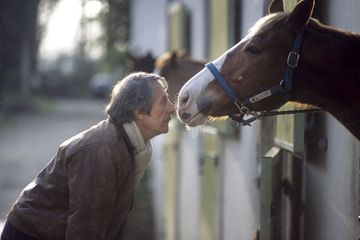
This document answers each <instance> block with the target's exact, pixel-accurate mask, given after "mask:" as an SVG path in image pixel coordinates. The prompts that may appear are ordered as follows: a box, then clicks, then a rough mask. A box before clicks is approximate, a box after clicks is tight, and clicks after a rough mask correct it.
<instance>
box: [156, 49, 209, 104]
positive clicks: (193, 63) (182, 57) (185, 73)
mask: <svg viewBox="0 0 360 240" xmlns="http://www.w3.org/2000/svg"><path fill="white" fill-rule="evenodd" d="M205 63H206V62H205V61H203V60H197V59H193V58H191V57H190V56H188V55H187V54H186V53H184V52H176V51H172V52H166V53H164V54H162V55H161V56H159V57H158V58H157V59H156V61H155V69H154V73H156V74H158V75H160V76H163V77H165V79H166V80H167V81H168V84H169V86H168V91H167V92H168V94H169V98H170V100H174V101H176V98H177V95H178V93H179V91H180V89H181V87H182V86H183V85H184V84H185V82H187V81H188V80H189V79H190V78H191V77H192V76H194V75H195V74H196V73H197V72H199V71H200V70H201V69H202V68H203V67H204V65H205Z"/></svg>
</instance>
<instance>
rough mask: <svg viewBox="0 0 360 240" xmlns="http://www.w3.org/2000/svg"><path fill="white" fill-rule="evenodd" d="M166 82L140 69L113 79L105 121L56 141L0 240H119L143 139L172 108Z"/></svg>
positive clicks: (164, 127) (147, 154)
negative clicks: (65, 139)
mask: <svg viewBox="0 0 360 240" xmlns="http://www.w3.org/2000/svg"><path fill="white" fill-rule="evenodd" d="M166 87H167V84H166V81H165V79H164V78H162V77H159V76H158V75H155V74H148V73H143V72H140V73H133V74H130V75H129V76H127V77H125V78H124V79H123V80H121V81H119V82H118V83H117V84H116V85H115V87H114V89H113V91H112V97H111V100H110V103H109V104H108V105H107V107H106V112H107V114H108V116H109V117H108V119H106V120H103V121H101V122H99V123H98V124H97V125H94V126H92V127H91V128H89V129H88V130H86V131H84V132H81V133H79V134H77V135H76V136H74V137H72V138H70V139H68V140H67V141H65V142H64V143H62V144H61V145H60V147H59V150H58V152H57V154H56V155H55V156H54V158H53V159H52V160H51V161H50V162H49V163H48V165H47V166H46V167H45V168H44V169H43V170H42V171H41V172H40V173H39V175H38V176H37V177H36V178H35V179H34V181H33V182H31V183H30V184H29V185H28V186H27V187H25V189H24V190H23V191H22V193H21V195H20V197H19V198H18V199H17V200H16V202H15V203H14V205H13V208H12V209H11V211H10V213H9V214H8V219H7V222H6V224H5V227H4V230H3V233H2V236H1V240H21V239H51V240H58V239H87V240H91V239H97V240H100V239H122V235H123V232H124V228H125V226H126V222H127V216H128V214H129V211H130V208H131V205H132V201H133V195H134V187H135V186H136V185H137V184H138V183H139V182H140V180H141V178H142V176H143V174H144V172H145V170H146V168H147V166H148V164H149V162H150V159H151V143H150V139H151V138H153V137H155V136H157V135H159V134H162V133H166V132H168V130H169V127H168V124H169V121H170V120H171V117H172V115H173V113H174V111H175V107H174V105H173V104H172V103H171V102H170V101H169V98H168V95H167V93H166Z"/></svg>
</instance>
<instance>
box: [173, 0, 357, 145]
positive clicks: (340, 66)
mask: <svg viewBox="0 0 360 240" xmlns="http://www.w3.org/2000/svg"><path fill="white" fill-rule="evenodd" d="M314 4H315V3H314V0H303V1H301V2H299V3H298V4H297V5H296V7H295V8H294V10H293V11H292V12H291V13H284V12H278V10H279V9H275V8H276V7H275V6H277V7H279V6H280V7H281V8H282V1H278V2H276V0H275V1H273V2H272V4H271V5H270V7H269V12H270V14H269V15H267V16H265V17H263V18H261V19H260V20H258V21H257V22H256V24H255V25H254V26H253V27H252V28H251V29H250V31H249V33H248V34H247V36H245V38H243V39H242V40H241V41H240V42H239V43H238V44H236V45H235V46H233V47H232V48H231V49H229V50H228V51H226V52H225V53H223V54H222V55H221V56H220V57H219V58H217V59H216V60H214V61H213V62H212V63H210V64H208V65H207V67H205V68H204V69H203V70H201V71H200V72H199V73H197V74H196V75H195V76H193V77H192V78H191V79H190V80H189V81H188V82H187V83H186V84H185V85H184V86H183V88H182V89H181V91H180V94H179V97H178V112H177V113H178V116H179V118H180V120H181V121H182V122H184V123H185V124H187V125H189V126H196V125H201V124H204V123H205V121H206V119H207V118H208V117H209V116H213V117H217V116H224V115H230V116H231V115H235V114H240V115H246V114H253V115H255V116H256V113H258V112H262V111H269V110H272V109H276V108H278V107H280V106H281V105H283V104H284V103H286V102H287V101H295V102H299V103H304V104H310V105H314V106H317V107H320V108H322V109H323V110H326V111H328V112H329V113H331V114H332V115H333V116H334V117H335V118H337V119H338V120H339V121H340V122H341V123H342V124H343V125H344V126H345V127H346V128H347V129H348V130H350V132H352V133H353V135H354V136H355V137H356V138H358V139H360V96H359V92H360V57H359V56H360V34H359V33H353V32H348V31H344V30H340V29H337V28H334V27H330V26H326V25H323V24H321V23H320V22H318V21H317V20H315V19H313V18H311V15H312V12H313V8H314ZM274 10H276V12H275V11H274Z"/></svg>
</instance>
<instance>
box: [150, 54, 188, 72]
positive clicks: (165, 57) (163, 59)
mask: <svg viewBox="0 0 360 240" xmlns="http://www.w3.org/2000/svg"><path fill="white" fill-rule="evenodd" d="M185 56H188V53H187V52H186V51H182V50H178V51H169V52H165V53H163V54H162V55H161V56H159V57H158V58H157V59H156V61H155V68H158V69H162V68H163V67H164V66H166V65H167V64H168V63H169V62H172V61H173V60H178V59H180V58H183V57H185Z"/></svg>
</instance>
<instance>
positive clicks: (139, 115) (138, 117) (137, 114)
mask: <svg viewBox="0 0 360 240" xmlns="http://www.w3.org/2000/svg"><path fill="white" fill-rule="evenodd" d="M145 115H146V113H144V112H141V111H139V110H135V112H134V118H135V120H143V119H144V118H145Z"/></svg>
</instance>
